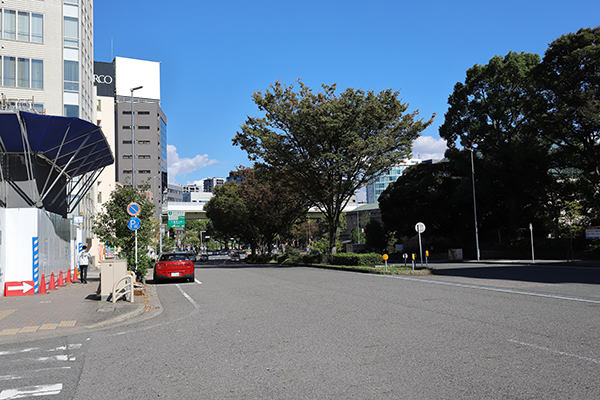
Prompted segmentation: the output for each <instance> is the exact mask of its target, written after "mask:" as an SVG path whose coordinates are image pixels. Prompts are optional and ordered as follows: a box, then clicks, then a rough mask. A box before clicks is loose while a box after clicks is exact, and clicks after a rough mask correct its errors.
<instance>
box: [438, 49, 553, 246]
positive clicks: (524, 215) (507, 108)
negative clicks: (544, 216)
mask: <svg viewBox="0 0 600 400" xmlns="http://www.w3.org/2000/svg"><path fill="white" fill-rule="evenodd" d="M539 63H540V58H539V56H538V55H537V54H529V53H514V52H510V53H508V54H507V55H506V56H504V57H500V56H495V57H493V58H492V59H491V60H490V61H489V63H488V64H487V65H483V66H482V65H475V66H473V67H472V68H470V69H469V70H468V71H467V76H466V79H465V82H464V83H461V82H459V83H457V84H456V85H455V87H454V92H453V93H452V94H451V95H450V97H449V99H448V103H449V105H450V108H449V109H448V111H447V112H446V115H445V120H444V123H443V124H442V126H441V127H440V136H441V137H442V138H444V139H446V141H447V144H448V147H449V149H458V148H460V146H462V147H465V148H468V149H473V151H475V154H476V157H475V164H476V165H475V167H476V168H475V171H476V176H477V177H478V178H479V179H478V180H477V189H478V192H480V194H482V195H483V196H481V199H480V200H481V202H480V203H481V204H478V206H481V216H482V218H481V220H480V222H481V224H482V226H483V228H484V229H485V228H487V230H488V231H497V230H500V231H503V232H504V235H503V236H505V237H506V236H508V237H516V236H518V234H519V230H520V229H521V228H522V227H524V226H525V227H526V226H527V225H528V224H529V222H532V221H533V220H534V219H535V218H536V217H539V215H538V210H539V209H540V207H541V206H542V204H543V203H544V202H545V188H546V187H547V186H548V184H549V182H550V178H551V177H550V175H549V173H548V171H549V169H550V166H551V165H552V164H551V158H550V155H551V152H550V150H551V143H550V142H549V141H547V140H544V138H543V137H542V136H541V135H540V134H539V129H538V127H537V126H536V125H535V122H534V118H533V115H532V111H531V109H532V108H533V107H532V106H531V104H532V103H538V102H540V96H539V94H538V93H537V92H536V90H535V87H534V81H533V76H532V70H533V69H534V68H535V67H536V66H537V65H538V64H539ZM455 154H457V153H455ZM463 158H464V157H463ZM482 178H483V179H482ZM484 196H485V199H484ZM496 236H497V234H496Z"/></svg>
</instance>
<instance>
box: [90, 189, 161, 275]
mask: <svg viewBox="0 0 600 400" xmlns="http://www.w3.org/2000/svg"><path fill="white" fill-rule="evenodd" d="M132 202H135V203H138V204H139V205H140V213H139V215H138V216H137V217H138V218H139V219H140V220H141V222H142V224H141V226H140V228H139V229H138V231H137V242H138V271H140V273H141V274H142V276H144V275H145V274H146V270H147V269H148V268H150V267H151V266H152V260H151V259H150V257H149V256H148V252H147V249H148V247H149V246H151V245H152V239H153V238H154V237H155V236H156V232H157V228H158V222H157V221H155V220H153V215H154V204H153V203H152V202H151V201H150V200H148V198H146V197H145V196H144V195H142V194H141V193H140V192H139V191H137V190H136V189H134V188H131V187H125V186H117V188H116V189H115V190H114V191H113V192H112V193H111V194H110V199H109V200H108V201H107V202H106V203H105V204H104V211H103V212H100V213H98V214H97V215H96V217H95V218H94V226H93V228H92V229H93V232H94V234H96V235H97V236H98V238H99V239H100V241H102V242H103V243H105V244H106V245H108V246H114V247H117V248H119V249H120V251H121V255H122V256H125V258H126V259H127V264H128V267H129V269H131V270H133V269H135V232H134V231H132V230H130V229H129V228H128V227H127V222H128V221H129V219H130V218H131V216H130V215H129V214H127V206H128V205H129V204H130V203H132Z"/></svg>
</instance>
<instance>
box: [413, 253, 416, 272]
mask: <svg viewBox="0 0 600 400" xmlns="http://www.w3.org/2000/svg"><path fill="white" fill-rule="evenodd" d="M415 257H416V254H415V253H413V255H412V269H413V271H414V270H415Z"/></svg>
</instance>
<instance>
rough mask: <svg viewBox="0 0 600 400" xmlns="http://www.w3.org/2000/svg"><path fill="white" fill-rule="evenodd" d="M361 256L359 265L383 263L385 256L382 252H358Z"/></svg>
mask: <svg viewBox="0 0 600 400" xmlns="http://www.w3.org/2000/svg"><path fill="white" fill-rule="evenodd" d="M358 256H359V257H360V264H358V265H374V264H381V263H383V258H382V257H381V254H377V253H368V254H358Z"/></svg>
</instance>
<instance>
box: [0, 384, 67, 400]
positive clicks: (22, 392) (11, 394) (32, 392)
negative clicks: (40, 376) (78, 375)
mask: <svg viewBox="0 0 600 400" xmlns="http://www.w3.org/2000/svg"><path fill="white" fill-rule="evenodd" d="M62 387H63V385H62V383H57V384H54V385H39V386H28V387H23V388H17V389H6V390H3V391H1V392H0V400H7V399H23V398H25V397H33V396H52V395H55V394H60V392H61V390H62Z"/></svg>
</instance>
